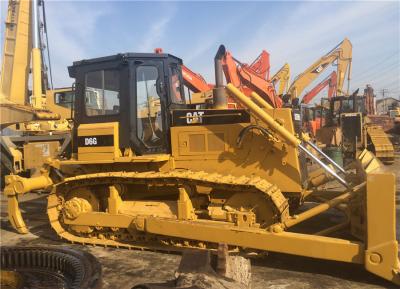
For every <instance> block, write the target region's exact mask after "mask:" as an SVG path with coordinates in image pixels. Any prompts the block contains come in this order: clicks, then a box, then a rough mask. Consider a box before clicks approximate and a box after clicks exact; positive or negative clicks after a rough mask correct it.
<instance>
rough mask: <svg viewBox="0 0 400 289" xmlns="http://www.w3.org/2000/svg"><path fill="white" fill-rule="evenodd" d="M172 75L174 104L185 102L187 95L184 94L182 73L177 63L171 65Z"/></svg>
mask: <svg viewBox="0 0 400 289" xmlns="http://www.w3.org/2000/svg"><path fill="white" fill-rule="evenodd" d="M169 73H170V75H171V101H172V103H174V104H185V95H184V94H183V87H182V81H181V76H180V75H181V73H180V71H179V69H178V67H177V66H176V65H171V66H170V67H169Z"/></svg>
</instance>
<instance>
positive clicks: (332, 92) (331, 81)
mask: <svg viewBox="0 0 400 289" xmlns="http://www.w3.org/2000/svg"><path fill="white" fill-rule="evenodd" d="M336 84H337V76H336V71H332V73H331V74H330V75H329V76H328V77H327V78H325V79H324V80H323V81H321V82H320V83H318V84H317V85H316V86H315V87H314V88H313V89H311V90H310V91H309V92H308V93H306V94H305V95H304V97H303V99H302V100H301V103H303V104H309V103H310V102H311V101H312V100H313V99H314V97H315V96H316V95H318V93H320V92H321V91H322V90H323V89H324V88H325V87H327V86H328V98H329V99H330V98H331V97H333V96H336Z"/></svg>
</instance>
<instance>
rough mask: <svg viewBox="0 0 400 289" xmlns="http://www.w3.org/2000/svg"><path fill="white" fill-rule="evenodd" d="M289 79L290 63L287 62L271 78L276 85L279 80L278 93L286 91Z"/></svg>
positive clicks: (281, 93)
mask: <svg viewBox="0 0 400 289" xmlns="http://www.w3.org/2000/svg"><path fill="white" fill-rule="evenodd" d="M289 79H290V66H289V64H288V63H285V64H284V65H283V66H282V67H281V68H280V69H279V70H278V72H277V73H275V74H274V76H272V78H271V82H272V84H273V85H274V86H275V85H276V84H277V83H278V82H279V89H278V95H283V94H284V93H286V91H287V89H288V85H289Z"/></svg>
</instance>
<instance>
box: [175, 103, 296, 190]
mask: <svg viewBox="0 0 400 289" xmlns="http://www.w3.org/2000/svg"><path fill="white" fill-rule="evenodd" d="M266 112H267V113H269V114H270V115H272V116H273V117H274V118H275V119H279V120H280V121H281V122H282V123H283V127H284V128H285V129H286V130H287V131H290V132H292V133H293V132H294V127H293V124H292V121H291V110H290V109H279V110H269V111H268V110H267V111H266ZM252 122H253V123H255V122H256V121H255V120H254V119H253V120H252ZM247 125H248V124H223V125H202V126H181V127H172V128H171V145H172V156H173V158H174V160H175V166H176V168H187V169H190V170H194V171H206V172H218V173H224V174H232V175H235V176H238V177H240V176H243V175H245V176H246V175H249V174H255V175H257V176H259V177H261V178H264V179H266V180H267V181H269V182H270V183H274V184H276V185H277V186H278V187H279V188H280V189H281V190H282V191H283V192H301V191H302V187H301V173H300V163H299V160H298V155H297V154H298V151H297V149H295V148H293V147H292V146H289V145H286V147H285V150H283V149H282V146H283V143H272V142H270V141H268V140H267V138H266V137H264V136H262V135H260V134H259V133H258V132H253V133H249V134H248V135H246V136H245V138H244V141H243V146H242V147H241V148H238V147H237V144H236V141H237V138H238V135H239V133H240V131H241V130H242V129H243V128H245V127H246V126H247ZM190 135H204V136H206V145H207V146H208V147H207V148H206V151H205V152H202V151H198V152H193V151H190V146H189V136H190ZM222 135H224V149H223V150H217V149H220V148H222V147H221V143H219V140H220V139H221V137H222ZM210 138H211V141H207V139H210ZM217 139H218V141H217ZM210 145H211V146H210ZM214 149H215V150H214Z"/></svg>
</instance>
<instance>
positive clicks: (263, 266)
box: [0, 155, 400, 289]
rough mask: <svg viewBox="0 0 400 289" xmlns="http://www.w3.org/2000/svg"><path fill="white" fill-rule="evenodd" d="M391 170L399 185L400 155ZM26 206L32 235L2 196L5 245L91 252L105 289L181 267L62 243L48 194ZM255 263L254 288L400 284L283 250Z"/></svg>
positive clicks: (167, 257)
mask: <svg viewBox="0 0 400 289" xmlns="http://www.w3.org/2000/svg"><path fill="white" fill-rule="evenodd" d="M390 169H391V170H393V171H394V172H396V174H397V184H398V186H397V187H398V188H400V174H399V173H397V172H398V171H399V170H400V155H398V156H397V158H396V161H395V164H394V165H392V166H390ZM398 193H399V192H398ZM28 201H29V202H28ZM399 201H400V198H399ZM399 203H400V202H399ZM21 208H22V209H23V211H24V214H25V216H29V218H28V221H27V223H28V226H29V228H30V233H29V234H27V235H18V234H16V233H15V232H14V231H13V230H12V228H11V227H10V225H9V224H8V221H7V212H6V202H5V199H4V198H3V196H2V197H1V233H0V237H1V244H2V245H63V246H71V247H74V248H79V249H83V250H86V251H88V252H90V253H92V254H94V255H95V256H96V257H97V258H98V259H99V260H100V262H101V263H102V266H103V282H104V285H103V288H109V289H130V288H131V287H132V286H133V285H135V284H138V283H144V282H165V281H167V280H171V279H173V276H174V272H175V270H176V269H177V268H178V265H179V262H180V258H181V257H180V255H179V254H167V253H160V252H148V251H137V250H131V251H130V250H126V249H112V248H101V247H84V246H81V245H75V244H68V243H65V242H62V241H60V240H59V239H58V238H57V236H56V235H55V234H54V233H53V231H52V230H51V228H50V227H49V225H48V224H47V216H46V214H45V210H46V203H45V196H41V195H33V194H31V195H29V196H24V197H23V198H22V205H21ZM399 210H400V205H397V212H398V214H397V215H398V222H397V223H398V225H397V231H398V232H400V227H399V225H400V220H399V215H400V213H399ZM398 239H399V234H398ZM251 263H252V288H254V289H258V288H259V289H261V288H269V289H289V288H290V289H291V288H299V289H311V288H371V289H372V288H395V287H394V286H393V285H392V284H391V283H389V282H386V281H384V280H382V279H380V278H378V277H376V276H374V275H372V274H370V273H368V272H366V271H365V270H364V269H363V267H362V266H358V265H353V264H346V263H339V262H332V261H324V260H316V259H312V258H305V257H298V256H290V255H285V254H277V253H273V254H269V255H267V256H264V257H260V258H257V259H252V260H251Z"/></svg>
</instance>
